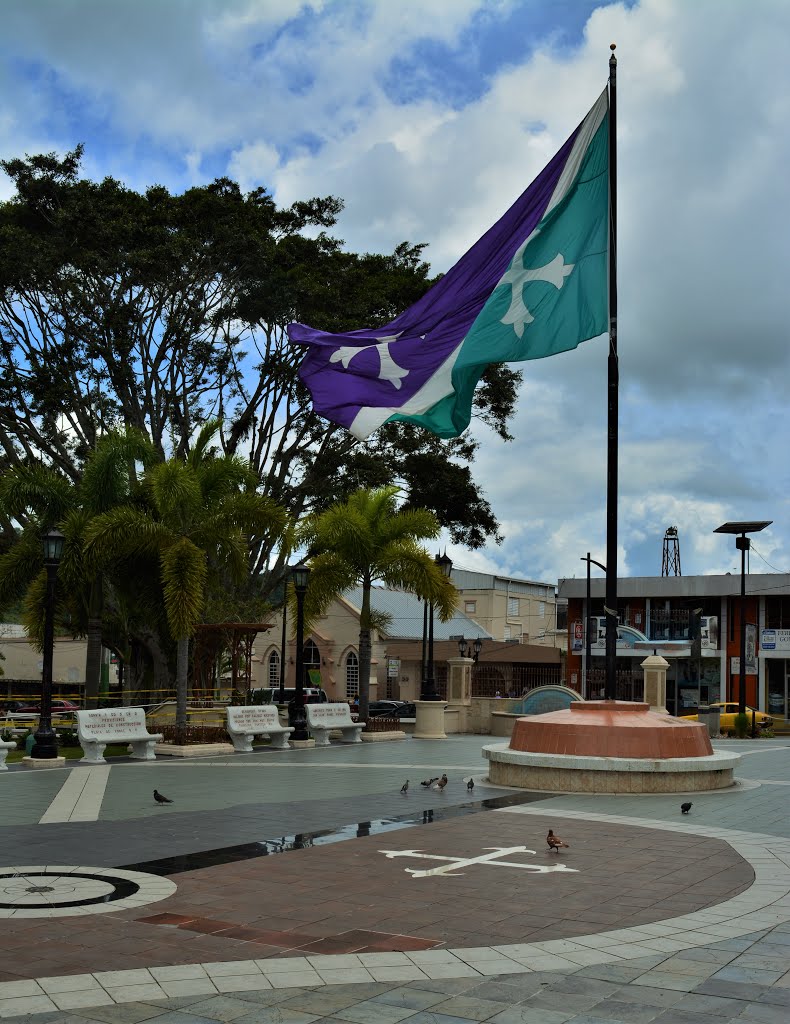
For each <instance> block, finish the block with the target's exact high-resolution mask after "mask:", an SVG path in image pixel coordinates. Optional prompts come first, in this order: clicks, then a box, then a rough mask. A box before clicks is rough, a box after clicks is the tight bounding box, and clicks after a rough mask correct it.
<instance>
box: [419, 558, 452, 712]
mask: <svg viewBox="0 0 790 1024" xmlns="http://www.w3.org/2000/svg"><path fill="white" fill-rule="evenodd" d="M433 560H434V562H436V564H437V565H438V566H439V568H440V569H441V570H442V573H443V575H444V577H445V578H446V579H449V578H450V573H451V572H452V571H453V560H452V558H450V557H449V555H448V554H447V552H446V551H445V553H444V554H443V555H434V558H433ZM420 700H441V697H440V696H439V694H438V693H437V691H436V674H435V672H434V667H433V601H431V602H430V606H429V608H428V666H427V669H426V672H425V679H424V681H423V691H422V693H421V694H420Z"/></svg>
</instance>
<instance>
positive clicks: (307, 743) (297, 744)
mask: <svg viewBox="0 0 790 1024" xmlns="http://www.w3.org/2000/svg"><path fill="white" fill-rule="evenodd" d="M288 746H289V747H293V748H294V749H295V750H299V749H300V748H301V747H314V746H315V740H288Z"/></svg>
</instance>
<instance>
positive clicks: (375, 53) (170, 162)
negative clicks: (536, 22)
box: [0, 0, 790, 580]
mask: <svg viewBox="0 0 790 1024" xmlns="http://www.w3.org/2000/svg"><path fill="white" fill-rule="evenodd" d="M526 6H528V5H526V2H525V0H513V2H512V3H493V2H489V3H486V2H484V0H441V2H440V0H428V2H425V0H400V2H399V3H384V2H371V0H360V2H359V3H353V4H352V3H343V4H336V3H328V2H319V0H312V2H303V0H225V2H223V3H218V2H215V0H190V2H189V3H187V2H172V3H167V4H161V3H157V2H154V0H136V2H135V3H132V2H131V0H128V2H127V0H122V2H118V3H114V4H112V5H107V4H106V3H103V2H99V0H77V2H75V3H72V4H62V3H57V2H53V0H40V2H39V3H37V4H29V3H23V2H22V0H19V2H15V0H9V2H7V3H6V4H5V5H4V36H5V39H6V43H5V44H4V45H5V46H6V52H10V50H9V48H11V50H13V53H14V56H15V57H16V58H17V59H18V60H19V61H21V62H22V63H23V64H24V65H25V67H26V68H27V71H26V72H25V74H23V75H22V77H21V78H15V75H16V74H19V72H15V71H14V70H13V68H12V66H11V64H9V63H8V62H6V63H5V65H2V64H0V69H1V70H0V150H2V152H3V154H4V155H18V154H20V153H23V152H25V151H27V152H42V151H47V150H49V149H53V148H57V149H60V150H65V149H67V148H72V147H73V145H74V144H75V142H76V141H79V139H80V138H81V136H80V135H79V131H80V129H81V122H80V120H79V111H80V109H81V108H82V107H84V108H86V109H90V110H91V111H92V113H93V114H94V116H100V117H101V118H102V120H103V121H104V122H106V124H107V125H108V126H109V128H108V130H107V135H106V137H105V136H102V137H100V138H97V140H96V142H97V144H98V145H97V146H96V145H95V146H94V147H93V148H91V146H90V144H89V148H88V152H87V155H86V164H85V166H86V170H87V171H88V172H89V173H90V174H91V175H93V176H95V177H101V176H102V175H103V174H106V173H112V174H115V175H116V176H119V177H122V178H124V179H125V180H127V181H129V182H130V183H132V184H133V185H134V186H135V187H138V188H141V187H144V186H145V185H146V184H148V183H150V182H152V181H163V182H164V183H165V184H170V185H171V187H183V186H185V185H187V184H192V183H194V182H195V181H198V180H199V179H200V175H201V173H202V174H208V173H209V172H208V171H207V168H209V167H211V168H213V170H212V171H211V172H210V173H212V174H213V173H218V171H217V161H221V162H224V163H223V166H222V167H221V170H223V171H225V170H226V171H227V173H228V174H230V175H232V176H234V177H236V178H238V179H239V180H240V181H241V183H242V185H243V186H244V187H254V186H257V185H259V184H262V185H265V186H266V187H267V188H269V189H270V190H273V192H274V195H275V198H276V199H277V201H278V202H280V203H282V204H288V203H290V202H292V201H294V200H295V199H300V198H306V197H308V196H311V195H326V194H330V193H331V194H335V195H338V196H341V197H342V198H344V200H345V202H346V209H345V212H344V214H343V216H342V219H341V222H340V224H339V228H338V234H339V235H340V236H341V237H343V238H345V240H346V243H347V245H348V246H349V247H350V248H352V249H355V250H360V251H385V250H391V249H392V247H393V246H394V245H396V244H397V243H399V242H401V241H403V240H405V239H408V240H410V241H413V242H418V241H425V242H428V243H430V244H429V249H428V250H427V256H428V258H429V259H430V260H431V261H432V263H433V267H434V269H435V270H436V271H440V270H446V269H447V268H448V267H449V266H450V265H451V264H452V263H453V262H455V260H456V259H457V258H458V257H459V256H460V255H461V254H462V253H463V252H464V251H465V250H466V249H467V248H468V247H469V245H471V244H472V243H473V242H474V241H475V240H476V238H478V237H479V235H480V234H481V233H482V232H483V231H484V230H486V228H487V227H489V226H490V225H491V224H492V223H493V221H494V220H495V219H496V218H498V217H499V216H500V215H501V214H502V213H503V212H504V210H505V209H506V208H507V207H508V206H509V205H510V204H511V203H512V202H513V200H514V199H515V198H516V197H517V196H518V194H519V193H520V192H521V191H523V189H524V188H525V187H526V185H527V184H528V183H529V181H530V180H531V179H532V178H533V177H534V176H535V174H536V173H537V172H538V171H539V170H540V169H541V168H542V167H543V166H544V164H545V163H546V161H547V160H548V159H549V158H550V157H551V156H552V155H553V153H554V152H555V151H556V149H557V148H558V147H559V145H560V144H561V143H562V141H563V140H564V139H565V138H566V137H567V135H568V134H569V133H570V132H571V131H572V129H573V128H574V127H575V125H576V124H577V123H578V121H579V120H580V119H581V118H582V117H583V115H584V114H585V112H586V110H587V109H588V108H589V106H591V105H592V103H593V101H594V99H595V97H596V95H597V94H598V93H599V92H600V90H601V89H602V88H603V87H604V85H605V82H606V75H607V60H608V56H609V49H608V44H609V42H610V41H612V40H614V41H616V42H617V57H618V138H619V154H618V155H619V206H618V210H619V253H618V262H619V270H618V279H619V303H620V309H619V314H620V338H619V345H620V369H621V393H620V411H621V417H620V438H621V454H620V503H619V521H620V535H619V539H620V544H621V549H622V550H621V554H620V556H619V559H618V560H619V567H620V571H621V572H625V571H629V572H632V573H639V574H642V573H648V572H657V571H659V570H660V552H661V541H662V538H663V534H664V530H665V529H666V527H667V526H669V525H677V526H678V528H679V531H680V538H681V556H682V563H683V569H684V572H686V573H690V572H697V571H700V572H702V571H708V570H710V569H711V568H718V569H721V568H722V567H725V566H728V567H730V568H731V566H729V562H730V561H731V560H732V559H731V555H732V553H731V552H728V551H727V549H726V546H723V542H722V541H721V539H720V538H716V537H714V536H713V534H712V530H713V529H714V528H715V527H716V526H717V525H719V523H720V522H722V521H724V520H725V519H728V518H745V517H747V516H750V515H755V516H757V517H758V518H774V520H775V525H774V527H772V528H771V530H770V531H766V534H765V535H763V537H761V539H760V544H759V546H760V549H761V551H764V554H765V557H766V558H769V560H770V561H772V562H773V563H774V564H775V565H777V566H779V567H780V568H781V567H783V566H784V567H790V530H789V529H788V526H787V517H786V516H785V512H786V510H787V503H788V498H787V495H788V494H790V464H789V461H788V456H787V452H786V445H785V443H784V424H785V423H786V422H787V421H788V415H789V414H790V409H789V408H788V396H787V390H788V389H787V387H786V385H785V378H786V376H787V373H788V369H789V367H788V346H787V342H786V334H787V327H786V322H787V313H786V306H787V302H786V290H787V289H786V283H785V277H786V268H787V266H788V265H789V264H790V230H788V216H789V215H788V209H790V202H788V200H790V194H789V193H790V185H789V184H788V177H787V170H786V169H787V167H788V165H790V136H788V133H787V130H786V125H787V122H788V116H789V115H790V72H788V65H787V60H786V53H787V48H788V44H789V43H790V5H788V4H786V3H785V2H783V0H759V2H758V3H756V4H753V5H751V6H748V5H745V4H724V3H721V2H720V0H695V2H694V3H689V2H688V0H642V2H641V3H638V4H636V5H633V6H628V7H627V6H625V5H624V4H604V3H602V4H601V5H600V6H599V7H598V8H597V9H596V10H594V11H593V13H592V14H591V16H590V18H589V20H588V22H587V25H586V28H585V31H584V35H583V38H582V39H581V41H579V42H578V43H576V44H573V45H569V44H568V43H567V40H566V41H564V42H562V32H561V29H562V27H563V26H562V25H561V24H560V23H557V24H556V25H554V27H553V28H552V27H551V25H550V22H549V20H548V19H550V18H551V17H552V16H553V10H554V8H553V5H552V4H551V3H550V0H537V2H536V3H535V5H534V8H535V10H536V11H539V12H540V13H541V14H542V15H543V16H544V18H543V21H542V22H541V24H542V25H544V26H545V25H546V24H548V25H549V28H545V27H544V34H543V36H542V37H536V38H535V39H534V40H531V42H532V43H533V45H534V47H535V48H534V50H533V51H532V52H531V53H528V52H527V51H526V49H525V54H526V55H525V57H524V59H523V60H521V61H518V62H513V61H512V60H508V61H503V62H502V63H501V64H500V65H499V66H498V67H495V68H494V70H493V71H491V70H488V71H487V76H486V77H482V76H481V75H480V70H479V68H480V52H478V50H477V49H476V37H475V34H474V33H473V32H470V31H469V30H470V26H472V25H473V24H474V25H475V26H476V27H478V28H479V25H480V22H479V20H478V21H475V20H474V19H475V18H478V19H479V18H480V17H481V16H483V15H484V16H485V18H486V19H487V20H488V22H489V23H490V24H494V25H496V24H497V21H498V19H500V18H503V17H504V16H505V14H506V13H507V12H508V11H511V10H513V9H521V8H525V7H526ZM557 10H561V7H559V8H557ZM75 12H76V13H75ZM425 37H429V38H430V39H431V40H433V41H434V43H436V42H442V43H446V44H447V45H448V46H450V47H454V48H459V47H465V53H464V59H465V63H466V65H467V67H468V76H469V80H470V81H473V82H474V83H475V84H479V83H480V82H484V83H485V88H483V89H481V90H480V91H479V93H478V95H477V98H476V99H473V100H471V101H465V102H454V103H449V102H447V97H446V96H443V95H442V91H441V90H440V89H437V88H431V89H430V90H428V89H427V87H426V90H424V92H423V94H421V95H419V97H418V98H417V99H416V100H410V101H404V100H403V99H402V97H401V98H399V97H398V96H396V95H394V94H393V91H392V88H391V85H392V68H393V67H394V65H393V63H392V62H393V61H394V60H400V61H403V60H404V59H409V60H412V59H416V58H415V54H417V53H418V52H419V51H418V49H417V47H418V44H419V42H420V40H422V39H424V38H425ZM399 66H400V65H399ZM420 70H421V72H422V71H424V72H425V73H426V75H427V73H428V72H430V71H432V70H434V69H432V68H428V67H422V68H421V69H420ZM427 80H428V79H427V78H426V81H427ZM420 81H422V79H420ZM20 83H22V84H23V87H22V88H20V87H19V86H20ZM9 193H10V189H9V187H8V183H7V182H5V181H0V197H2V196H3V195H6V196H7V195H8V194H9ZM522 369H523V371H524V376H525V385H524V388H523V390H522V394H521V397H520V402H519V410H518V413H517V416H516V418H515V423H514V427H513V432H514V434H515V435H516V441H515V442H514V443H513V444H510V445H506V444H504V443H503V442H501V441H500V440H499V439H498V438H496V437H494V436H493V435H492V434H490V433H489V432H487V431H486V430H484V429H482V428H476V430H477V434H478V436H479V437H480V438H481V440H482V442H483V447H482V450H481V455H480V458H479V460H478V462H477V464H476V466H475V468H474V473H475V477H476V479H477V480H479V481H481V482H482V484H483V485H484V487H485V489H486V491H487V493H488V495H489V497H490V499H491V501H492V504H493V506H494V510H495V512H496V513H497V514H498V515H499V517H500V519H501V520H502V523H503V526H504V528H505V533H506V535H507V539H506V543H505V545H503V546H502V547H501V548H493V547H492V548H491V549H488V550H486V551H484V552H475V553H469V552H461V551H456V552H451V553H452V554H453V557H454V558H456V555H457V556H458V558H457V560H458V562H459V564H464V565H469V566H470V567H478V566H479V567H485V568H486V569H488V570H491V571H503V572H504V571H507V572H512V573H514V574H518V575H523V576H528V577H532V578H541V579H546V580H553V579H556V578H557V577H558V576H561V575H573V574H577V575H578V574H581V573H582V572H583V571H584V565H583V563H581V562H579V558H580V557H581V556H582V555H584V554H585V553H586V552H587V551H588V550H590V551H592V552H593V555H594V557H597V558H599V559H600V560H602V561H605V530H606V514H605V512H606V510H605V488H606V342H605V339H598V340H595V341H591V342H588V343H586V344H585V345H583V346H581V347H580V348H579V349H578V350H577V351H576V352H574V353H570V354H567V355H563V356H561V357H557V358H555V359H551V360H545V361H541V362H538V363H534V364H530V363H528V364H524V365H523V366H522ZM733 564H734V563H733ZM756 565H757V563H756V561H755V568H756Z"/></svg>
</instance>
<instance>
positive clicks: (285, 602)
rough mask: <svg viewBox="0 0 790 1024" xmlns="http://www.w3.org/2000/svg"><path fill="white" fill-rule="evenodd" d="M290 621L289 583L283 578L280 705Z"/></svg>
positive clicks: (283, 700) (283, 701)
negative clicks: (288, 621) (287, 626)
mask: <svg viewBox="0 0 790 1024" xmlns="http://www.w3.org/2000/svg"><path fill="white" fill-rule="evenodd" d="M287 619H288V581H287V578H286V577H283V627H282V636H281V638H280V693H279V694H278V697H277V702H278V703H279V704H284V703H285V642H286V637H287V634H286V621H287Z"/></svg>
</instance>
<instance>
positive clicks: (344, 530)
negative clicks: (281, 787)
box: [300, 486, 455, 721]
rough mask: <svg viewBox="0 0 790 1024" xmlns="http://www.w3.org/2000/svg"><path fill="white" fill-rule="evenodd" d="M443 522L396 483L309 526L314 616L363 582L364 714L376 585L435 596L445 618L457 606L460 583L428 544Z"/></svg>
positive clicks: (309, 597)
mask: <svg viewBox="0 0 790 1024" xmlns="http://www.w3.org/2000/svg"><path fill="white" fill-rule="evenodd" d="M440 529H441V528H440V525H439V521H438V520H437V518H436V516H434V515H433V513H431V512H429V511H428V510H427V509H420V508H402V507H399V504H398V488H397V487H392V486H389V487H380V488H375V489H365V488H363V489H360V490H358V491H356V492H354V493H353V494H351V495H350V496H349V497H348V498H347V499H346V500H345V501H342V502H337V503H336V504H335V505H332V506H331V507H330V508H328V509H327V510H326V511H325V512H322V513H321V514H320V515H317V516H314V517H312V518H310V519H308V520H307V521H306V522H305V523H303V524H302V527H301V531H300V540H301V541H302V543H303V544H304V545H305V546H306V547H307V549H308V552H309V556H310V557H309V564H310V569H311V573H310V583H309V586H308V588H307V593H306V595H305V614H306V617H307V619H308V621H311V620H313V619H316V618H318V617H319V616H320V615H322V614H323V613H324V612H325V611H326V609H327V608H328V607H329V604H330V602H331V601H332V600H333V599H334V598H335V597H337V596H338V595H340V594H343V593H344V592H345V591H347V590H349V589H351V588H352V587H356V586H358V587H361V588H362V607H361V609H360V618H359V715H360V718H361V719H362V720H363V721H365V720H367V717H368V702H369V699H370V663H371V638H370V632H371V628H372V627H373V626H374V625H376V623H375V621H374V616H373V613H372V610H371V606H370V592H371V588H372V587H373V585H374V583H383V584H384V585H385V586H388V587H397V588H400V589H401V590H408V591H410V592H411V593H413V594H416V595H417V596H418V597H421V598H423V599H424V600H429V601H433V602H434V604H435V605H436V609H437V611H438V613H439V615H440V617H441V618H442V619H443V620H446V619H449V618H450V617H451V616H452V614H453V612H454V610H455V587H453V585H452V584H451V583H450V581H449V580H448V579H446V578H445V577H444V575H443V574H442V572H441V569H439V567H438V566H437V565H436V562H435V561H434V559H433V558H432V557H431V556H430V555H429V554H428V553H427V551H426V550H425V548H424V547H423V546H422V542H423V541H426V540H431V539H433V538H435V537H437V536H438V534H439V531H440Z"/></svg>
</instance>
